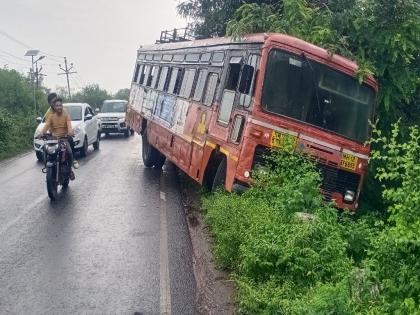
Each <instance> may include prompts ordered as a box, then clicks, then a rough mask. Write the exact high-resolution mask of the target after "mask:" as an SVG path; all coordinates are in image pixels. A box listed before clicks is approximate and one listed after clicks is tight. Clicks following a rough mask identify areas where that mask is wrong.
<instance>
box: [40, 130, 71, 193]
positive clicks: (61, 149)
mask: <svg viewBox="0 0 420 315" xmlns="http://www.w3.org/2000/svg"><path fill="white" fill-rule="evenodd" d="M40 139H42V140H44V157H45V160H44V163H45V166H44V168H43V169H42V172H43V173H45V174H46V179H47V191H48V196H49V197H50V199H51V200H55V199H56V198H57V189H58V186H59V185H61V186H62V188H67V187H68V185H69V182H70V173H71V161H70V157H69V155H68V154H67V145H69V144H68V142H67V139H66V138H64V139H58V138H56V137H54V136H51V135H44V136H42V137H40Z"/></svg>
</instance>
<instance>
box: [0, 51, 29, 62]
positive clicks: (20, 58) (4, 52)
mask: <svg viewBox="0 0 420 315" xmlns="http://www.w3.org/2000/svg"><path fill="white" fill-rule="evenodd" d="M0 52H2V53H3V54H6V55H8V56H10V57H13V58H16V59H19V60H23V61H25V62H29V61H28V60H27V59H24V58H22V57H18V56H16V55H13V54H11V53H9V52H7V51H5V50H3V49H0Z"/></svg>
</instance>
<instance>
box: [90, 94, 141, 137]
mask: <svg viewBox="0 0 420 315" xmlns="http://www.w3.org/2000/svg"><path fill="white" fill-rule="evenodd" d="M127 103H128V102H127V101H124V100H106V101H104V102H103V104H102V109H101V111H100V113H99V114H98V119H99V120H100V121H101V125H102V130H101V131H102V132H103V133H105V135H108V134H109V133H123V134H124V135H125V136H126V137H128V136H129V135H130V133H131V134H133V132H132V130H131V129H130V126H129V125H128V124H127V122H126V121H125V112H126V110H127ZM96 110H97V111H98V112H99V109H98V108H97V109H96Z"/></svg>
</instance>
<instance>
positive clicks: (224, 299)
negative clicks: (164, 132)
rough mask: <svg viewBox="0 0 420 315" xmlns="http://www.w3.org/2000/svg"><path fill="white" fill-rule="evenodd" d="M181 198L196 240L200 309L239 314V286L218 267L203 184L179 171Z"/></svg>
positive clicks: (224, 314)
mask: <svg viewBox="0 0 420 315" xmlns="http://www.w3.org/2000/svg"><path fill="white" fill-rule="evenodd" d="M178 178H179V182H180V192H181V201H182V206H183V208H184V213H185V216H186V221H187V225H188V231H189V234H190V239H191V244H192V256H193V257H192V260H193V272H194V277H195V281H196V286H197V296H196V299H197V304H198V311H199V313H200V314H204V315H213V314H217V315H219V314H220V315H230V314H235V304H234V296H235V286H234V283H233V281H232V280H230V278H229V274H228V273H226V272H224V271H221V270H218V269H217V268H216V265H215V260H214V257H213V252H212V237H211V235H210V231H209V226H208V225H207V224H206V223H205V221H204V217H203V214H202V212H201V209H200V205H199V199H200V198H199V193H198V191H199V189H200V186H199V185H194V183H192V181H191V180H190V179H189V178H188V177H187V176H186V175H185V174H184V173H182V171H178Z"/></svg>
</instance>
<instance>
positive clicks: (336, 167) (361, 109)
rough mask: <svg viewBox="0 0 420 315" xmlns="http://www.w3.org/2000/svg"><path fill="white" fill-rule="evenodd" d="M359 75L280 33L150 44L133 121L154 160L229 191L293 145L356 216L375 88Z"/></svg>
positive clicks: (134, 95)
mask: <svg viewBox="0 0 420 315" xmlns="http://www.w3.org/2000/svg"><path fill="white" fill-rule="evenodd" d="M165 58H166V60H165ZM169 59H170V61H169ZM141 60H143V61H141ZM158 60H159V61H158ZM356 71H357V65H355V64H354V63H352V62H351V61H349V60H347V59H344V58H342V57H340V56H337V55H330V54H328V53H327V52H326V51H325V50H324V49H322V48H319V47H317V46H314V45H311V44H309V43H306V42H304V41H302V40H299V39H297V38H293V37H290V36H285V35H281V34H269V35H266V34H255V35H249V36H246V37H244V38H243V39H242V40H241V41H232V40H231V39H228V38H221V39H211V40H204V41H195V42H193V43H189V44H181V45H180V44H166V45H158V46H153V47H150V48H147V49H145V50H143V51H139V54H138V60H137V62H136V67H135V71H134V79H133V84H132V90H131V96H130V106H129V109H128V117H129V118H128V119H129V120H130V121H129V123H130V125H131V126H133V127H134V128H135V129H136V130H137V131H138V132H140V133H142V134H143V135H144V133H145V132H146V133H147V137H146V139H144V137H143V140H146V141H147V143H146V145H147V144H150V145H151V147H152V148H153V149H154V150H156V151H158V153H156V154H155V156H159V154H163V155H164V156H165V157H166V158H168V159H170V160H171V161H172V162H174V163H175V164H176V165H177V166H179V167H180V168H181V169H183V170H184V171H185V172H186V173H187V174H189V175H190V176H191V177H192V178H193V179H195V180H196V181H198V182H200V183H202V184H205V185H207V186H208V187H209V188H215V187H217V186H218V185H221V184H222V185H225V188H226V189H227V190H228V191H231V190H235V189H240V188H243V187H245V186H247V185H248V184H249V183H250V182H251V178H252V171H253V168H254V167H255V165H256V164H258V163H259V161H260V160H261V156H262V155H263V154H264V153H265V152H266V151H267V150H268V149H270V148H282V146H283V145H284V143H285V141H286V140H287V141H288V142H291V143H293V145H294V149H295V150H296V151H299V152H303V153H305V154H306V155H308V157H309V158H311V159H312V160H313V161H314V162H315V163H316V164H317V165H318V167H319V169H320V172H321V174H322V177H323V181H322V185H321V189H322V192H323V194H324V197H325V199H326V200H334V201H335V202H336V205H337V206H338V207H339V208H348V209H350V210H355V209H356V208H357V200H358V197H359V194H360V189H361V183H362V181H363V176H364V173H365V172H366V169H367V160H368V155H369V147H368V146H364V143H365V141H366V140H367V139H368V138H369V135H370V129H369V119H371V118H372V115H373V107H374V101H375V95H376V92H377V85H376V82H375V81H374V80H373V78H371V77H368V78H366V79H365V80H364V82H363V83H362V84H359V82H358V81H357V80H356V78H355V75H356ZM161 159H162V157H161Z"/></svg>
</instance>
